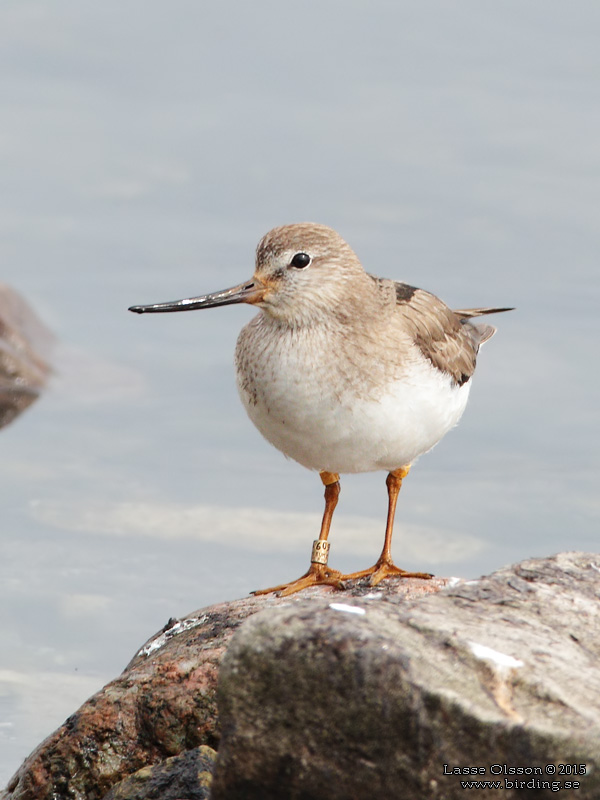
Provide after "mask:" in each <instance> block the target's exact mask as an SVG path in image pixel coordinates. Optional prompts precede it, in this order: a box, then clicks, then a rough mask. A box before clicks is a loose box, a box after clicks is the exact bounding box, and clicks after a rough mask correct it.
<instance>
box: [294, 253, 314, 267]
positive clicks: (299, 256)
mask: <svg viewBox="0 0 600 800" xmlns="http://www.w3.org/2000/svg"><path fill="white" fill-rule="evenodd" d="M310 261H311V258H310V256H309V255H308V253H296V255H295V256H294V257H293V258H292V260H291V261H290V266H291V267H296V269H304V268H305V267H308V265H309V264H310Z"/></svg>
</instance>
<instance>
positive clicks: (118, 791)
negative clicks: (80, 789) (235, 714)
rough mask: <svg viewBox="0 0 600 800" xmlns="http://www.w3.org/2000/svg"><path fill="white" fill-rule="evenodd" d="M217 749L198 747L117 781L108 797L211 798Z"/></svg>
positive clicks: (151, 799) (118, 799)
mask: <svg viewBox="0 0 600 800" xmlns="http://www.w3.org/2000/svg"><path fill="white" fill-rule="evenodd" d="M216 757H217V754H216V752H215V751H214V750H213V749H212V748H211V747H206V746H204V745H203V746H202V747H195V748H194V749H193V750H186V751H185V752H184V753H181V755H178V756H172V757H171V758H167V759H166V761H162V762H161V763H159V764H155V765H154V766H149V767H143V768H142V769H140V770H138V771H137V772H134V773H133V775H130V776H129V777H127V778H125V779H124V780H122V781H121V782H120V783H117V784H116V786H113V788H112V789H111V790H110V792H109V793H108V794H107V795H105V796H104V800H182V798H185V800H209V797H210V787H211V783H212V773H213V766H214V762H215V759H216Z"/></svg>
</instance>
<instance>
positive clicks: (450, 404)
mask: <svg viewBox="0 0 600 800" xmlns="http://www.w3.org/2000/svg"><path fill="white" fill-rule="evenodd" d="M238 349H239V348H238ZM255 355H256V356H257V358H256V359H253V361H252V366H251V367H249V366H248V362H247V361H245V360H244V359H240V357H239V355H238V358H237V367H238V370H237V378H238V389H239V392H240V396H241V399H242V402H243V403H244V406H245V408H246V411H247V412H248V415H249V417H250V419H251V420H252V422H253V423H254V424H255V425H256V427H257V428H258V430H259V431H260V432H261V433H262V435H263V436H264V437H265V438H266V439H267V440H268V441H269V442H270V443H271V444H273V445H274V446H275V447H277V448H278V449H279V450H281V451H282V452H283V453H285V454H286V455H287V456H289V457H290V458H293V459H294V460H295V461H298V462H299V463H300V464H302V465H303V466H305V467H308V468H309V469H316V470H325V471H327V472H339V473H348V472H371V471H374V470H393V469H397V468H398V467H401V466H406V465H409V464H411V463H412V462H413V461H414V460H415V459H416V458H417V457H418V456H419V455H421V454H422V453H425V452H427V451H428V450H430V449H431V448H432V447H433V446H434V445H435V444H436V443H437V442H439V440H440V439H441V438H442V437H443V436H444V435H445V434H446V433H447V432H448V431H449V430H450V429H451V428H452V427H453V426H454V425H456V423H457V422H458V420H459V419H460V417H461V415H462V413H463V411H464V409H465V406H466V403H467V399H468V395H469V388H470V381H469V382H467V383H466V384H463V386H460V387H459V386H456V385H453V384H452V382H451V379H450V377H449V376H448V375H446V374H444V373H442V372H440V371H439V370H437V369H435V368H434V367H432V366H431V365H430V364H429V362H428V361H426V360H425V359H422V360H417V361H416V362H415V363H413V364H412V365H411V367H410V369H408V370H407V371H406V373H405V374H404V375H403V376H402V377H401V378H396V379H395V380H392V381H390V382H387V383H385V384H384V385H383V386H381V387H379V389H378V390H377V391H376V392H374V391H373V390H372V387H371V391H370V392H368V393H367V395H366V396H361V392H360V382H359V380H355V381H353V382H351V383H350V384H348V382H347V381H346V382H345V383H340V382H339V381H337V380H336V375H335V373H334V371H333V370H331V369H328V365H327V363H323V362H322V361H321V359H320V358H319V356H318V353H315V352H312V353H310V354H307V352H306V351H302V350H300V351H299V352H295V351H294V348H293V347H292V348H284V349H282V350H277V352H276V353H275V354H273V353H272V352H270V353H269V352H266V351H265V352H264V353H260V352H259V353H256V354H255Z"/></svg>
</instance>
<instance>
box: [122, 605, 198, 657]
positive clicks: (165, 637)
mask: <svg viewBox="0 0 600 800" xmlns="http://www.w3.org/2000/svg"><path fill="white" fill-rule="evenodd" d="M206 620H207V616H206V614H203V615H202V616H201V617H189V618H188V619H180V620H178V621H177V622H176V623H175V624H174V625H173V626H172V627H170V628H169V629H168V630H166V631H164V632H163V633H161V634H159V635H158V636H157V637H156V639H153V640H152V641H151V642H148V644H147V645H144V647H142V649H141V650H140V651H139V653H138V656H149V655H150V653H153V652H154V651H155V650H160V648H161V647H164V645H165V644H166V643H167V642H168V641H169V639H172V638H173V637H174V636H177V634H178V633H183V632H184V631H189V629H190V628H197V627H198V625H202V623H203V622H206Z"/></svg>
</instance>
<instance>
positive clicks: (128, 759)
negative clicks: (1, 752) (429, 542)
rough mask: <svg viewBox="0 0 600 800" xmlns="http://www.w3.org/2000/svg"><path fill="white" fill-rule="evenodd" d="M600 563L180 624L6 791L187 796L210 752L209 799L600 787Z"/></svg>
mask: <svg viewBox="0 0 600 800" xmlns="http://www.w3.org/2000/svg"><path fill="white" fill-rule="evenodd" d="M596 558H598V561H599V562H600V557H598V556H594V555H586V554H581V553H566V554H561V555H558V556H555V557H553V558H549V559H543V560H542V559H540V560H531V561H526V562H523V563H522V564H519V565H517V566H515V567H510V568H505V569H502V570H499V571H498V572H496V573H494V574H493V575H490V576H489V577H486V578H482V579H480V580H478V581H469V582H468V583H464V582H459V581H453V582H452V584H451V585H447V586H446V588H445V589H444V590H443V591H438V590H439V589H441V588H442V587H444V585H445V584H447V583H448V582H447V581H444V580H441V579H434V580H433V581H431V582H427V581H418V580H407V581H402V582H396V581H389V582H384V583H383V584H381V585H380V586H378V587H376V588H375V589H372V588H370V587H368V586H366V585H365V584H364V583H360V582H357V583H355V584H354V585H352V586H350V587H349V588H348V590H347V591H346V592H343V593H341V592H335V591H333V590H331V589H329V588H320V589H310V590H307V591H306V592H303V593H301V594H299V595H295V596H293V597H291V598H275V597H269V596H267V597H257V598H248V599H246V600H238V601H234V602H232V603H224V604H221V605H217V606H212V607H211V608H208V609H204V610H202V611H198V612H196V613H195V614H193V615H190V616H188V617H186V618H185V619H183V620H171V621H170V622H169V623H168V624H167V625H166V626H165V628H164V629H163V630H162V631H161V632H160V633H159V634H157V636H155V637H153V639H151V640H150V641H149V642H148V643H147V644H146V645H144V647H142V648H141V650H140V651H139V652H138V653H137V654H136V656H135V657H134V659H133V660H132V662H131V663H130V664H129V666H128V667H127V669H126V670H125V672H124V673H123V675H121V676H120V677H119V678H117V679H116V680H115V681H113V682H112V683H110V684H108V686H106V687H105V688H104V689H103V690H102V691H101V692H99V693H98V694H96V695H95V696H94V697H92V698H91V699H90V700H89V701H88V702H87V703H85V704H84V705H83V706H82V708H81V709H80V710H79V711H78V712H76V714H74V715H73V716H72V717H71V718H70V719H69V720H67V722H66V723H65V725H63V726H62V727H61V728H60V729H59V730H58V731H56V733H54V734H53V735H52V736H50V737H49V738H48V739H47V740H46V741H45V742H43V743H42V744H41V745H40V746H39V747H38V749H37V750H36V751H35V752H34V753H33V754H32V755H31V756H30V757H29V758H28V759H27V761H26V762H25V764H24V765H23V766H22V767H21V769H20V770H19V771H18V772H17V774H16V775H15V777H14V778H13V780H12V781H11V782H10V785H9V787H8V789H7V790H6V791H5V792H4V793H1V794H0V799H1V800H38V798H39V799H40V800H83V799H84V798H86V800H102V798H104V797H107V800H134V798H135V800H142V798H150V797H159V796H160V797H161V798H165V800H167V799H169V800H170V799H171V798H172V800H176V796H177V800H185V799H186V798H187V800H191V798H193V797H202V796H203V795H202V794H201V793H202V792H206V789H207V787H206V785H205V784H207V783H208V782H209V772H210V762H211V758H210V756H211V752H210V749H207V747H208V748H215V749H218V757H217V765H216V770H215V777H214V784H213V789H212V792H213V794H212V798H213V800H238V798H239V799H240V800H242V798H243V800H254V798H260V800H270V798H277V800H279V798H282V797H286V798H287V797H289V798H293V799H294V800H309V798H310V800H319V798H327V800H340V799H341V798H344V800H363V798H368V800H372V798H375V797H384V798H399V797H401V798H402V799H403V800H416V799H417V798H418V799H419V800H423V798H427V800H436V798H437V799H438V800H442V798H443V799H444V800H458V798H461V799H462V798H464V796H465V791H466V792H467V794H468V787H467V783H466V782H467V781H468V782H473V781H492V782H493V781H498V785H497V786H496V785H494V783H488V784H487V785H485V784H484V783H481V784H480V785H479V788H476V787H475V786H474V784H473V783H471V786H472V787H473V788H475V794H474V796H475V795H476V796H477V797H478V798H495V797H497V796H498V789H500V788H501V789H502V792H503V794H502V796H503V797H504V798H506V799H507V800H510V798H520V797H523V796H532V792H533V793H534V795H535V796H536V797H539V798H542V800H543V798H549V797H553V796H554V794H555V793H556V792H557V791H559V790H560V796H561V797H573V798H577V800H597V798H598V797H600V691H599V690H600V670H599V668H598V664H599V656H600V615H599V613H598V611H599V599H600V563H596V560H595V559H596ZM436 592H437V593H436ZM230 640H231V641H230ZM225 651H227V652H226V655H225V657H224V658H223V654H224V653H225ZM219 665H221V666H220V673H219V690H218V702H219V719H217V710H216V708H217V702H216V689H215V687H216V683H217V673H218V671H219ZM200 756H202V757H203V758H204V757H205V760H202V762H201V763H200V760H199V758H200ZM197 764H200V766H199V767H198V768H199V769H200V772H201V775H202V777H201V779H197V778H196V777H194V771H195V770H196V765H197ZM561 765H562V766H561ZM465 769H468V770H473V769H476V770H477V771H478V772H477V774H466V773H465V772H461V773H460V774H458V773H457V772H456V770H465ZM553 770H554V772H553ZM196 772H197V770H196ZM463 782H465V783H464V785H463ZM567 782H570V785H567ZM575 783H578V784H579V786H576V785H575ZM203 784H204V785H203ZM528 790H529V793H528ZM194 792H197V794H196V795H194Z"/></svg>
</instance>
